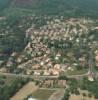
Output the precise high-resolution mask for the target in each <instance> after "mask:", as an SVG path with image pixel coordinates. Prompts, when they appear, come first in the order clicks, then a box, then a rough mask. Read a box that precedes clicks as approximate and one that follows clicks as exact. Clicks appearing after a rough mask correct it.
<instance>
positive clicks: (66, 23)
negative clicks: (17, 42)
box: [0, 17, 98, 76]
mask: <svg viewBox="0 0 98 100" xmlns="http://www.w3.org/2000/svg"><path fill="white" fill-rule="evenodd" d="M93 23H94V22H93V21H92V20H91V19H85V18H71V19H66V20H65V19H64V18H63V17H62V18H61V19H53V20H51V21H47V24H46V25H43V26H41V27H39V28H35V25H34V23H33V24H32V26H31V28H29V29H28V30H27V31H26V37H29V42H28V44H27V46H26V47H25V49H24V51H23V52H22V54H17V53H15V52H14V53H13V54H12V55H11V56H10V58H9V59H8V61H7V63H6V67H3V68H1V69H0V71H1V72H9V70H8V69H7V68H9V69H10V67H12V66H14V67H15V63H16V67H15V69H14V70H13V72H14V73H16V72H17V73H23V74H27V75H38V76H39V75H45V76H49V75H54V76H59V75H60V73H61V72H64V71H66V70H67V69H69V68H70V67H71V65H73V66H77V63H74V64H70V63H65V64H62V63H60V62H59V61H60V58H62V57H63V55H62V53H61V52H59V51H58V52H56V51H55V50H52V49H51V48H50V47H49V46H48V43H51V44H52V45H55V42H54V41H55V40H58V41H61V40H62V41H63V40H68V41H75V42H76V43H79V42H80V40H79V39H80V38H79V36H81V35H82V34H87V33H89V30H90V29H91V28H92V26H91V25H92V24H93ZM77 35H78V37H77V38H76V36H77ZM83 39H84V40H83V41H84V42H86V38H83ZM58 45H59V44H58ZM65 45H66V43H65ZM69 53H70V52H69ZM66 55H67V54H66ZM52 56H53V58H52ZM71 58H72V56H70V59H71ZM97 58H98V57H97ZM66 59H68V58H66ZM85 61H86V58H85V56H82V57H80V58H79V62H80V63H81V65H82V66H85Z"/></svg>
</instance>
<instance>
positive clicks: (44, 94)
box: [32, 89, 55, 100]
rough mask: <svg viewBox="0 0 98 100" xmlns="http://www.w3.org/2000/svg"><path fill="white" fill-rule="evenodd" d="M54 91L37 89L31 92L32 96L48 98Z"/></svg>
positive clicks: (42, 98)
mask: <svg viewBox="0 0 98 100" xmlns="http://www.w3.org/2000/svg"><path fill="white" fill-rule="evenodd" d="M54 92H55V90H47V89H38V90H37V91H36V92H34V93H33V94H32V97H33V98H36V99H38V100H48V98H49V97H50V96H51V95H52V94H53V93H54Z"/></svg>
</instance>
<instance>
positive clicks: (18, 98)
mask: <svg viewBox="0 0 98 100" xmlns="http://www.w3.org/2000/svg"><path fill="white" fill-rule="evenodd" d="M37 88H38V87H37V86H35V84H34V83H33V82H29V83H28V84H26V85H25V86H24V87H23V88H21V89H20V90H19V91H18V92H17V93H16V94H15V95H14V96H13V97H12V98H11V99H10V100H23V99H24V98H26V97H27V96H28V95H29V94H31V93H32V92H35V91H36V90H37Z"/></svg>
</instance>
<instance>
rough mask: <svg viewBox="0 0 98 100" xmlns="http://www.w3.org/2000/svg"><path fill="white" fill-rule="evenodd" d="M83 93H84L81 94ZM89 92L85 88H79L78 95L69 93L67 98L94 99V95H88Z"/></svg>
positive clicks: (77, 99) (70, 99) (78, 99)
mask: <svg viewBox="0 0 98 100" xmlns="http://www.w3.org/2000/svg"><path fill="white" fill-rule="evenodd" d="M83 93H85V95H83ZM88 95H89V93H88V91H86V90H80V95H74V94H71V96H70V98H69V100H95V98H94V96H91V97H89V96H88Z"/></svg>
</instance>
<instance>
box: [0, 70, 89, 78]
mask: <svg viewBox="0 0 98 100" xmlns="http://www.w3.org/2000/svg"><path fill="white" fill-rule="evenodd" d="M0 75H4V76H9V77H16V78H17V77H21V78H33V79H47V78H50V79H56V78H58V77H59V76H36V75H25V74H13V73H1V72H0ZM87 75H88V73H86V74H82V75H67V77H68V78H83V77H84V76H87Z"/></svg>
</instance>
